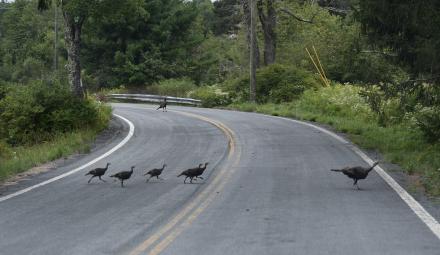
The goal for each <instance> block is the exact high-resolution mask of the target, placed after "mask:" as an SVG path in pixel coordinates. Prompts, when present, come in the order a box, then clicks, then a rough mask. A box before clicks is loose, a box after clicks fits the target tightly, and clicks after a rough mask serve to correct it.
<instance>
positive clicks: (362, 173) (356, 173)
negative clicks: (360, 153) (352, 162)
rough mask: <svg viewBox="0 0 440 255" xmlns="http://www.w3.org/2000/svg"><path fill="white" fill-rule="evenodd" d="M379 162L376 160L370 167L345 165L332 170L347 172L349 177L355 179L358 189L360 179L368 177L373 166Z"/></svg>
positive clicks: (354, 183)
mask: <svg viewBox="0 0 440 255" xmlns="http://www.w3.org/2000/svg"><path fill="white" fill-rule="evenodd" d="M377 164H379V162H374V164H373V165H372V166H371V167H369V168H366V167H361V166H355V167H345V168H342V169H331V171H333V172H341V173H343V174H345V175H346V176H348V178H351V179H353V180H354V182H353V186H354V185H356V187H357V188H358V189H360V188H359V186H358V184H357V182H358V180H363V179H365V178H367V176H368V174H369V173H370V171H371V170H373V168H374V167H375V166H376V165H377Z"/></svg>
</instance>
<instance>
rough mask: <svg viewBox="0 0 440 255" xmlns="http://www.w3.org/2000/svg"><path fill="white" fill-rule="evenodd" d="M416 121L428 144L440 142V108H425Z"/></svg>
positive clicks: (420, 111) (416, 116)
mask: <svg viewBox="0 0 440 255" xmlns="http://www.w3.org/2000/svg"><path fill="white" fill-rule="evenodd" d="M415 119H416V123H417V126H418V127H419V128H420V130H421V131H422V132H423V134H424V136H425V138H426V140H427V141H428V142H430V143H436V142H440V107H423V108H421V109H419V110H418V113H417V114H415Z"/></svg>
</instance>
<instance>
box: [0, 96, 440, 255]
mask: <svg viewBox="0 0 440 255" xmlns="http://www.w3.org/2000/svg"><path fill="white" fill-rule="evenodd" d="M170 108H171V109H172V110H170V111H169V112H165V113H163V112H160V111H154V110H152V109H153V108H152V107H151V106H147V105H136V104H114V109H115V113H117V114H119V115H121V116H123V117H125V118H127V119H128V120H130V121H131V122H133V124H134V126H135V127H136V129H135V133H134V136H133V137H132V138H131V139H130V140H129V141H128V143H127V144H125V145H124V146H123V147H122V148H120V149H118V150H117V151H116V152H114V153H113V154H111V155H109V156H108V157H107V158H105V159H102V160H101V161H99V162H97V163H96V164H94V165H93V166H92V167H95V166H101V165H104V164H105V162H107V161H108V162H111V163H112V165H111V166H110V169H109V173H114V172H117V171H119V170H127V169H129V167H130V166H131V165H136V169H135V173H134V176H133V178H132V179H130V180H129V181H127V182H126V185H127V186H126V188H124V189H122V188H120V186H119V185H118V183H114V182H112V181H110V180H109V178H108V177H104V179H106V180H107V183H101V182H98V181H97V180H94V181H92V183H91V184H87V180H88V178H87V177H85V176H84V174H85V173H86V172H87V169H84V170H82V171H79V172H77V173H74V174H72V175H69V176H67V177H65V178H63V179H60V180H57V181H55V182H53V183H50V184H47V185H45V186H42V187H39V188H37V189H34V190H32V191H30V192H27V193H24V194H21V195H20V196H17V197H13V198H11V199H8V200H5V201H3V202H0V254H14V255H15V254H18V255H19V254H158V253H161V254H228V253H229V254H399V255H401V254H437V255H438V254H439V251H440V241H439V240H438V238H437V237H436V236H435V235H434V234H433V233H432V232H431V230H430V229H429V228H428V227H427V226H426V225H425V224H424V223H423V222H422V221H421V220H420V219H419V218H418V217H417V216H416V215H415V214H414V213H413V212H412V211H411V209H410V208H409V207H408V206H407V205H406V204H405V203H404V202H403V201H402V200H401V199H400V197H399V196H398V195H397V194H396V193H395V192H394V191H393V190H392V189H391V188H390V187H389V186H388V185H387V184H386V183H385V182H384V181H383V179H381V177H379V176H378V175H377V174H376V173H374V172H373V173H371V174H370V176H369V178H368V179H367V180H364V181H360V187H361V188H362V190H361V191H358V190H355V189H353V188H352V186H351V181H350V180H349V179H347V178H345V176H343V175H341V174H338V173H332V172H329V169H330V168H340V167H343V166H346V165H353V164H355V165H365V163H364V162H363V161H362V159H361V158H360V157H359V156H358V155H357V154H355V153H354V152H353V151H352V150H351V148H350V145H348V144H344V143H341V142H340V141H338V140H336V139H334V138H333V137H330V136H328V135H327V134H325V133H323V132H320V131H318V130H316V129H313V128H310V127H307V126H304V125H301V124H299V123H294V122H290V121H287V120H283V119H278V118H272V117H269V116H264V115H259V114H252V113H242V112H231V111H221V110H208V109H199V108H185V107H172V106H171V107H170ZM123 125H124V129H125V130H126V131H127V129H128V127H127V126H126V125H127V124H123ZM121 139H122V138H121ZM118 142H119V141H113V142H112V143H109V144H107V145H106V146H105V148H101V149H99V150H96V151H94V152H92V153H91V154H89V155H87V156H85V157H82V158H81V159H79V160H76V161H74V162H72V163H70V164H67V165H65V166H62V167H59V168H57V169H56V170H53V171H50V172H48V173H45V174H41V175H38V176H35V177H34V178H33V180H31V181H29V184H28V185H32V184H35V183H38V182H41V181H44V180H47V179H49V178H52V177H54V176H57V175H60V174H63V173H66V172H68V171H70V170H72V169H74V168H75V167H78V166H80V165H83V164H85V163H87V162H89V161H91V160H93V159H94V158H96V157H98V156H99V155H101V154H102V153H103V152H105V151H107V150H108V149H109V148H112V146H114V145H115V144H117V143H118ZM164 161H165V162H166V163H167V165H168V168H167V169H165V171H164V174H163V178H164V179H165V180H163V181H161V180H159V181H156V180H154V181H152V182H151V183H145V178H143V176H142V174H143V172H144V171H143V170H144V169H145V168H154V167H159V166H161V164H162V163H163V162H164ZM205 161H209V162H210V165H209V166H208V169H207V172H206V174H205V177H206V178H205V180H203V181H199V182H197V184H183V183H182V182H183V179H179V178H177V177H176V175H177V174H178V173H179V171H181V170H183V169H185V168H189V167H193V166H194V165H196V164H198V163H199V162H200V163H201V162H205ZM18 186H19V185H18ZM19 188H22V187H20V186H19ZM16 189H18V188H16ZM13 191H14V188H12V189H11V190H10V191H9V193H11V192H13ZM3 195H8V193H6V194H3Z"/></svg>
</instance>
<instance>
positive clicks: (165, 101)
mask: <svg viewBox="0 0 440 255" xmlns="http://www.w3.org/2000/svg"><path fill="white" fill-rule="evenodd" d="M161 108H162V111H163V112H166V111H167V98H166V97H164V98H163V102H162V103H160V105H159V107H157V109H156V110H159V109H161Z"/></svg>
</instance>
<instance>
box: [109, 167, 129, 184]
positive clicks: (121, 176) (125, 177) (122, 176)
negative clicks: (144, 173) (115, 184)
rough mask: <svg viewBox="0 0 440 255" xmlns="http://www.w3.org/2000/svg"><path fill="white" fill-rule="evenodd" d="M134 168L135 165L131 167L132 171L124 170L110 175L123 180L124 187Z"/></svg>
mask: <svg viewBox="0 0 440 255" xmlns="http://www.w3.org/2000/svg"><path fill="white" fill-rule="evenodd" d="M133 169H134V166H132V167H131V170H130V171H122V172H119V173H116V174H114V175H110V177H113V178H117V179H119V180H120V181H121V187H124V180H128V179H130V177H131V175H132V174H133Z"/></svg>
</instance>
